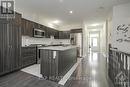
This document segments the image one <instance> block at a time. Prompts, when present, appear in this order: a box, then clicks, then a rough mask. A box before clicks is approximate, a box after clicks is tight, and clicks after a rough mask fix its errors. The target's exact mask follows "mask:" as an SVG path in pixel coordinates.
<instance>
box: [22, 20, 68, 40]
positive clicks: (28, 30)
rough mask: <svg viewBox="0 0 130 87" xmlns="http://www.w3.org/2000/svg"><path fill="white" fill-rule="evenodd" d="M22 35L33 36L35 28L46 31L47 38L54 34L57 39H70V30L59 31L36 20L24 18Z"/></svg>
mask: <svg viewBox="0 0 130 87" xmlns="http://www.w3.org/2000/svg"><path fill="white" fill-rule="evenodd" d="M21 25H22V35H26V36H30V37H33V30H34V28H36V29H40V30H43V31H45V38H50V37H51V36H54V38H55V39H70V31H58V30H55V29H52V28H49V27H46V26H44V25H41V24H38V23H36V22H32V21H29V20H27V19H24V18H22V22H21Z"/></svg>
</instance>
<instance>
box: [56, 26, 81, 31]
mask: <svg viewBox="0 0 130 87" xmlns="http://www.w3.org/2000/svg"><path fill="white" fill-rule="evenodd" d="M79 28H83V25H82V24H75V25H66V26H62V27H59V28H58V29H59V30H62V31H68V30H71V29H79Z"/></svg>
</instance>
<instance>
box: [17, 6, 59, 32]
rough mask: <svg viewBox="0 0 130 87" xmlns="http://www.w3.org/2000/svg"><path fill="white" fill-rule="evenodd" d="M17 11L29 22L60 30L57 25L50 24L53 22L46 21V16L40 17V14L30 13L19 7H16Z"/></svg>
mask: <svg viewBox="0 0 130 87" xmlns="http://www.w3.org/2000/svg"><path fill="white" fill-rule="evenodd" d="M15 10H16V11H17V12H19V13H21V14H22V17H23V18H25V19H28V20H31V21H34V22H37V23H40V24H42V25H45V26H48V27H51V28H54V29H57V30H58V28H59V27H58V26H56V25H52V24H51V23H50V21H51V20H46V19H47V18H46V16H44V15H40V14H39V13H37V12H33V11H28V10H26V9H22V8H20V7H19V6H16V8H15Z"/></svg>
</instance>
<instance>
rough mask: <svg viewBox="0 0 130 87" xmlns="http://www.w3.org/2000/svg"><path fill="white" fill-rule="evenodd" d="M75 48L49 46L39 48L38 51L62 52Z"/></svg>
mask: <svg viewBox="0 0 130 87" xmlns="http://www.w3.org/2000/svg"><path fill="white" fill-rule="evenodd" d="M76 47H77V46H49V47H39V48H38V49H40V50H45V49H46V50H56V51H58V50H59V51H64V50H68V49H72V48H76Z"/></svg>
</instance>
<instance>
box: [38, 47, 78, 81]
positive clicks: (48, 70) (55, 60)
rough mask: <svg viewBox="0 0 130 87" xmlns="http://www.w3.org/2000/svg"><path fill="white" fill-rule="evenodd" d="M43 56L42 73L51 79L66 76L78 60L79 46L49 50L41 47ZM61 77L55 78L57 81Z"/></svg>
mask: <svg viewBox="0 0 130 87" xmlns="http://www.w3.org/2000/svg"><path fill="white" fill-rule="evenodd" d="M40 56H41V74H42V75H43V76H45V77H48V79H49V80H54V78H52V79H51V78H49V77H57V76H64V75H65V74H66V73H67V72H68V70H69V69H70V68H71V67H72V66H73V65H74V64H75V63H76V61H77V48H72V49H67V50H62V51H61V50H57V51H55V50H47V49H40ZM57 80H60V79H55V80H54V81H57Z"/></svg>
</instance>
